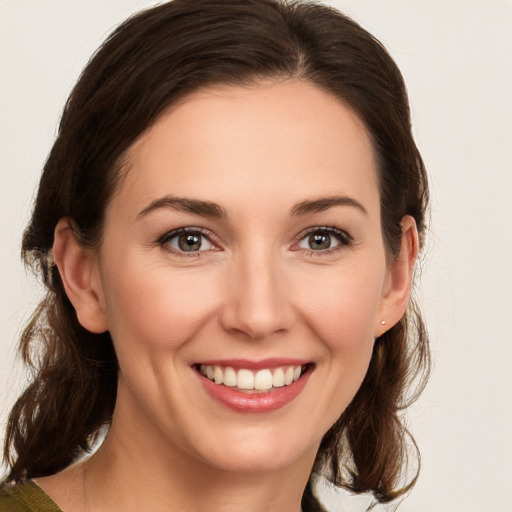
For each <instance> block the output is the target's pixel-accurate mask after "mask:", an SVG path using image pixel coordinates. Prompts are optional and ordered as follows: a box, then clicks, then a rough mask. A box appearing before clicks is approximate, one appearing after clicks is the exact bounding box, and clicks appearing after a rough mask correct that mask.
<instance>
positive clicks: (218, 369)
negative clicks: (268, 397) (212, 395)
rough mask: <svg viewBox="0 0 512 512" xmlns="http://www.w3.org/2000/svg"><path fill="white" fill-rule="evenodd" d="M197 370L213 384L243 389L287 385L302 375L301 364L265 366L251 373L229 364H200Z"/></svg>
mask: <svg viewBox="0 0 512 512" xmlns="http://www.w3.org/2000/svg"><path fill="white" fill-rule="evenodd" d="M199 372H200V373H201V374H202V375H204V376H206V377H207V378H208V379H209V380H211V381H213V382H215V384H224V386H229V387H238V388H239V389H243V390H256V391H268V390H270V389H272V388H280V387H283V386H289V385H290V384H292V383H293V382H295V381H296V380H298V379H299V378H300V376H301V375H302V366H284V367H279V368H275V369H273V370H271V369H267V368H265V369H263V370H259V371H257V372H254V373H253V371H251V370H247V369H245V368H241V369H240V370H238V371H236V370H234V369H233V368H231V367H229V366H227V367H225V368H224V367H222V366H217V365H215V366H213V365H201V366H200V367H199Z"/></svg>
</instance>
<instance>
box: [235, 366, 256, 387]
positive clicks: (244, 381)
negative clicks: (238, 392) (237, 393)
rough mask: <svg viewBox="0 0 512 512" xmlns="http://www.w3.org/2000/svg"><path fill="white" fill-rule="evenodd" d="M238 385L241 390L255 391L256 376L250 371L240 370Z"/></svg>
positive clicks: (237, 378) (237, 377) (237, 379)
mask: <svg viewBox="0 0 512 512" xmlns="http://www.w3.org/2000/svg"><path fill="white" fill-rule="evenodd" d="M236 385H237V387H239V388H240V389H254V375H253V374H252V372H251V371H250V370H238V374H237V376H236Z"/></svg>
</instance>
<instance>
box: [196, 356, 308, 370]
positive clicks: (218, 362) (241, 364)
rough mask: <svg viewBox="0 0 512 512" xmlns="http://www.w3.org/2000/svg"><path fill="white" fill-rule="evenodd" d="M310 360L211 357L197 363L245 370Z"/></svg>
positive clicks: (304, 362)
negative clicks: (256, 359) (254, 359)
mask: <svg viewBox="0 0 512 512" xmlns="http://www.w3.org/2000/svg"><path fill="white" fill-rule="evenodd" d="M310 362H311V361H305V360H303V359H291V358H277V357H272V358H269V359H262V360H261V361H250V360H248V359H211V360H208V361H200V362H198V363H197V364H198V365H201V364H204V365H205V366H222V367H224V368H225V367H227V366H230V367H231V368H237V369H240V368H246V369H247V370H264V369H265V368H277V367H278V366H303V365H305V364H308V363H310Z"/></svg>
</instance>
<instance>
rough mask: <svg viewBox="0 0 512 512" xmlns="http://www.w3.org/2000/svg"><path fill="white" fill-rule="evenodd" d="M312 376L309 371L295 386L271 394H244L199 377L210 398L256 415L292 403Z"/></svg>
mask: <svg viewBox="0 0 512 512" xmlns="http://www.w3.org/2000/svg"><path fill="white" fill-rule="evenodd" d="M310 374H311V371H310V370H308V371H306V372H305V373H304V374H303V375H302V376H301V378H300V379H298V380H296V381H295V382H294V383H293V384H290V385H289V386H283V387H281V388H276V389H275V390H274V391H271V392H269V393H243V392H240V391H236V390H234V389H231V388H228V387H227V386H223V385H222V384H215V382H212V381H211V380H209V379H207V378H206V377H203V376H202V375H201V374H200V373H197V376H198V377H199V379H200V380H201V383H202V384H203V386H204V387H205V389H206V391H207V392H208V393H209V394H210V396H211V397H213V398H214V399H215V400H217V401H218V402H220V403H221V404H223V405H225V406H227V407H229V408H230V409H233V410H235V411H237V412H246V413H247V412H252V413H256V412H270V411H275V410H277V409H280V408H281V407H284V406H285V405H286V404H288V403H290V402H291V401H292V400H293V399H294V398H296V397H297V395H299V393H300V392H301V391H302V390H303V389H304V386H305V385H306V383H307V381H308V379H309V376H310Z"/></svg>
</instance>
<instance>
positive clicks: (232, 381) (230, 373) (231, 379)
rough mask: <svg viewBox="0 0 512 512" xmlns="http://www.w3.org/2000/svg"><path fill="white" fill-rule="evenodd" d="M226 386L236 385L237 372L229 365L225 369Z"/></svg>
mask: <svg viewBox="0 0 512 512" xmlns="http://www.w3.org/2000/svg"><path fill="white" fill-rule="evenodd" d="M223 384H224V386H231V387H234V386H236V372H235V370H233V368H230V367H229V366H228V367H227V368H226V369H225V370H224V383H223Z"/></svg>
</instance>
